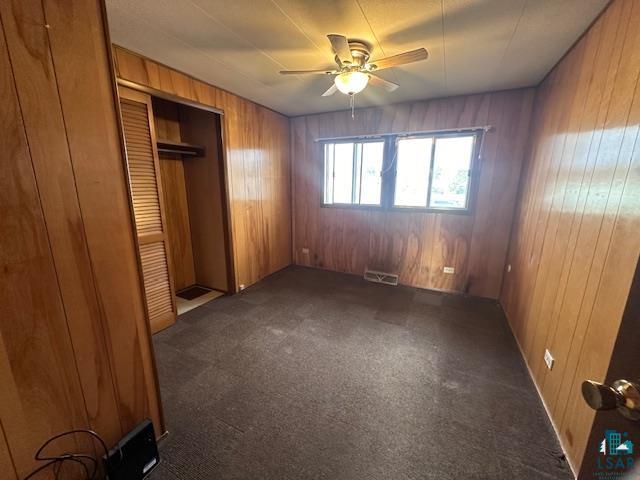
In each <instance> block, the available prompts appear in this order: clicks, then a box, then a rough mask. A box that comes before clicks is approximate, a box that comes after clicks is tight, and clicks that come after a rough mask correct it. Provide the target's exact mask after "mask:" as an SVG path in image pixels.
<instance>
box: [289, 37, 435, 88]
mask: <svg viewBox="0 0 640 480" xmlns="http://www.w3.org/2000/svg"><path fill="white" fill-rule="evenodd" d="M327 38H329V41H330V42H331V47H332V48H333V52H334V53H335V60H336V63H337V64H338V68H337V69H321V70H284V71H281V72H280V73H281V74H282V75H305V74H321V75H334V76H335V77H334V79H333V80H334V83H333V85H331V87H330V88H329V89H328V90H327V91H326V92H324V93H323V94H322V96H323V97H328V96H330V95H333V94H334V93H336V91H340V92H342V93H344V94H345V95H349V96H351V97H353V95H355V94H356V93H360V92H361V91H362V90H364V89H365V88H366V86H367V84H369V83H371V85H374V86H378V87H383V88H385V89H386V90H387V91H388V92H393V91H394V90H395V89H397V88H398V87H399V86H400V85H398V84H397V83H393V82H389V81H387V80H385V79H383V78H380V77H378V76H377V75H375V73H374V72H377V71H378V70H383V69H385V68H391V67H396V66H398V65H405V64H407V63H413V62H418V61H420V60H426V59H427V57H428V56H429V54H428V53H427V50H426V49H424V48H418V49H416V50H411V51H409V52H404V53H400V54H398V55H393V56H391V57H387V58H381V59H379V60H373V61H369V55H370V53H369V46H368V45H367V44H366V43H364V42H360V41H357V40H349V39H347V37H345V36H344V35H336V34H331V35H327Z"/></svg>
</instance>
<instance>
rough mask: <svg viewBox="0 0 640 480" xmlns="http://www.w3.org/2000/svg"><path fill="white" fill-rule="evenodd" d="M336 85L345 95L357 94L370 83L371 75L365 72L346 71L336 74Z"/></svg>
mask: <svg viewBox="0 0 640 480" xmlns="http://www.w3.org/2000/svg"><path fill="white" fill-rule="evenodd" d="M334 82H335V84H336V87H337V88H338V90H340V91H341V92H342V93H344V94H345V95H355V94H356V93H360V92H361V91H362V90H364V89H365V87H366V86H367V84H368V83H369V75H367V74H366V73H363V72H358V71H355V72H344V73H341V74H340V75H336V78H335V80H334Z"/></svg>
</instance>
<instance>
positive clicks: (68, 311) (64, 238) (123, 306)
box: [0, 0, 162, 479]
mask: <svg viewBox="0 0 640 480" xmlns="http://www.w3.org/2000/svg"><path fill="white" fill-rule="evenodd" d="M0 19H1V25H2V31H1V34H0V92H1V98H2V108H1V109H0V151H1V152H2V154H1V155H0V171H1V172H2V174H1V175H0V385H2V388H1V389H0V427H1V428H0V468H1V470H0V471H1V472H2V473H1V476H2V478H3V479H4V478H6V479H13V478H23V477H24V476H25V475H26V474H27V473H28V472H29V471H31V470H32V469H33V468H34V465H35V463H34V461H33V455H34V453H35V451H36V449H37V448H38V447H39V446H40V444H41V443H42V442H44V441H45V440H46V439H47V438H48V437H50V436H51V435H53V434H56V433H59V432H60V431H63V430H67V429H70V428H93V429H95V430H96V431H98V432H99V433H100V434H101V435H102V436H103V437H104V438H105V440H106V441H107V442H109V443H113V442H115V441H116V440H117V439H118V438H120V437H121V436H122V435H123V433H125V432H126V431H128V430H129V429H130V428H131V427H133V426H134V425H135V424H136V423H138V422H139V421H141V420H142V419H143V418H145V417H151V418H152V419H153V420H154V423H155V427H156V432H157V433H159V432H160V431H161V428H162V427H161V414H160V407H159V399H158V393H157V385H156V375H155V365H154V359H153V354H152V347H151V343H150V334H149V329H148V325H147V322H146V319H145V311H144V305H143V301H142V292H141V283H140V276H139V269H138V265H137V262H136V254H135V243H134V233H133V226H132V219H131V213H130V207H129V200H128V195H127V187H126V180H125V178H126V177H125V171H124V162H123V156H122V151H121V140H120V136H119V130H118V122H119V120H118V116H117V110H116V102H115V93H114V87H113V82H112V78H113V74H112V71H111V66H110V63H109V57H108V53H109V50H108V42H107V40H106V33H105V30H104V24H103V6H102V5H101V2H99V1H97V0H95V1H71V0H70V1H68V2H62V3H61V2H57V1H53V0H44V1H40V0H6V1H2V2H0ZM83 445H84V448H87V449H89V448H90V445H87V444H86V441H85V440H83V439H81V438H80V437H78V438H77V439H75V440H74V439H70V441H69V442H68V443H67V444H66V448H76V446H77V447H79V448H83ZM61 448H64V447H62V446H61Z"/></svg>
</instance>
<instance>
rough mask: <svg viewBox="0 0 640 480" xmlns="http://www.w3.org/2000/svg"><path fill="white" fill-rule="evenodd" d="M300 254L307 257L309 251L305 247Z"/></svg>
mask: <svg viewBox="0 0 640 480" xmlns="http://www.w3.org/2000/svg"><path fill="white" fill-rule="evenodd" d="M302 254H303V255H309V249H308V248H306V247H305V248H303V249H302Z"/></svg>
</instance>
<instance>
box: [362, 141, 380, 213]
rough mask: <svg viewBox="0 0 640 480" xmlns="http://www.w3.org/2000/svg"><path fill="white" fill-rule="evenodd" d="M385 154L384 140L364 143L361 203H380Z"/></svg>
mask: <svg viewBox="0 0 640 480" xmlns="http://www.w3.org/2000/svg"><path fill="white" fill-rule="evenodd" d="M383 155H384V142H368V143H363V144H362V170H361V171H362V174H361V175H360V203H361V204H362V205H380V191H381V189H382V177H381V173H382V157H383Z"/></svg>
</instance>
